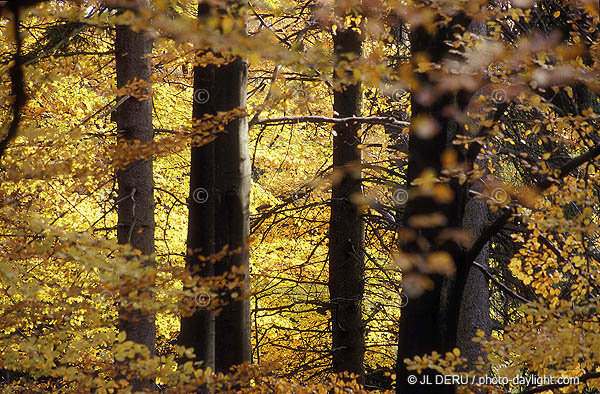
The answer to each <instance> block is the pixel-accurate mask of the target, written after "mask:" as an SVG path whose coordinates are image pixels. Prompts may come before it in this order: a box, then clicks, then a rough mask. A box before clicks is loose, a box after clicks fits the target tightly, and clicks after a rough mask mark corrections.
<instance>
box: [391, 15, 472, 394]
mask: <svg viewBox="0 0 600 394" xmlns="http://www.w3.org/2000/svg"><path fill="white" fill-rule="evenodd" d="M456 24H461V25H462V26H463V27H465V26H466V18H464V17H463V16H462V15H458V16H457V17H455V19H454V21H453V23H451V24H449V25H447V26H445V27H441V28H440V29H439V30H437V31H435V32H434V34H430V33H429V32H428V31H427V30H426V29H425V28H424V27H417V28H415V29H414V30H413V31H412V32H411V36H410V43H411V51H412V54H413V62H415V61H416V60H415V59H417V57H416V55H418V54H424V55H426V57H427V58H428V59H430V61H431V62H434V63H441V61H442V60H443V59H445V58H447V57H449V49H450V47H449V46H448V45H447V44H446V41H448V40H450V39H451V38H452V34H453V32H454V29H453V28H452V26H456ZM417 67H418V65H417V64H415V68H417ZM416 78H417V80H418V86H417V87H414V88H413V90H412V92H411V93H412V97H411V108H412V113H411V125H410V136H409V162H408V177H407V185H412V184H413V181H415V179H417V178H420V177H422V176H423V175H425V174H426V173H427V172H430V174H431V175H432V176H434V177H438V176H440V175H441V170H442V162H441V158H442V154H443V153H444V151H445V150H447V149H455V148H454V147H453V146H452V144H451V143H450V142H451V141H452V139H453V138H454V136H455V134H456V131H457V128H458V125H457V123H456V122H455V121H454V119H452V118H451V117H449V116H448V115H446V114H448V111H447V110H448V109H449V108H450V107H451V106H453V105H455V104H458V106H459V107H460V106H461V105H465V106H466V103H461V102H458V103H457V95H456V94H454V93H439V92H436V93H433V92H435V91H436V86H435V84H436V82H435V80H434V79H432V78H431V74H430V72H425V73H419V74H417V75H416ZM428 93H429V94H432V93H433V97H431V99H430V100H428V99H427V98H426V96H427V95H428ZM457 156H458V157H461V154H460V153H459V152H457ZM449 186H450V187H451V188H452V190H453V193H454V199H453V201H450V202H440V201H436V200H435V199H434V198H433V196H432V195H431V194H427V193H420V190H419V189H420V188H419V187H418V186H412V187H410V189H409V200H408V202H407V204H406V210H405V217H404V219H405V223H404V224H405V227H404V229H403V230H401V236H400V242H401V243H400V245H399V247H400V249H401V250H402V251H403V252H405V253H407V254H409V255H410V256H412V258H414V259H425V260H426V259H427V256H428V254H429V253H432V252H440V251H441V252H446V253H448V254H449V255H450V256H451V257H452V259H453V260H454V262H455V263H456V275H455V277H454V278H446V277H444V276H443V275H441V274H430V275H428V276H429V279H431V280H432V282H433V287H432V288H431V289H429V290H428V289H424V291H423V293H422V294H412V295H411V294H410V293H409V294H408V296H409V299H408V303H407V305H406V306H405V307H404V308H403V309H402V315H401V317H400V325H399V339H398V359H397V366H396V368H397V373H396V375H397V386H396V390H397V393H402V394H432V393H435V394H446V393H448V394H450V393H453V392H454V387H453V386H450V385H433V383H434V382H435V376H436V374H437V373H436V372H435V371H432V370H425V371H423V373H422V374H421V375H419V376H416V377H417V378H418V379H419V381H420V380H421V378H423V377H426V378H428V379H429V382H431V383H432V385H428V384H420V383H416V384H414V382H412V381H411V380H410V379H412V378H414V376H415V375H416V372H414V371H408V370H407V369H406V364H405V363H404V359H406V358H408V359H412V358H414V356H416V355H423V354H426V353H431V352H432V351H434V350H435V351H437V352H441V353H443V352H445V351H449V350H451V349H452V348H453V347H454V345H455V343H456V330H457V322H458V307H456V299H458V300H460V296H461V292H460V291H457V290H459V289H460V286H461V285H464V281H465V280H466V277H465V276H466V272H468V269H467V268H468V267H465V266H464V264H462V261H460V258H461V254H460V248H459V247H458V245H456V244H454V243H453V242H449V241H444V242H441V241H440V239H439V235H440V233H441V231H442V230H444V229H448V228H455V229H458V228H460V227H462V218H463V212H464V204H465V192H466V188H465V187H462V186H460V185H458V182H451V183H450V184H449ZM436 216H437V217H441V218H443V219H444V221H443V222H438V223H437V224H429V225H425V224H423V220H422V219H430V218H434V217H436ZM406 275H408V274H406ZM448 281H450V282H451V283H452V284H451V285H450V287H448ZM448 289H450V292H448V291H447V290H448ZM409 377H410V379H409Z"/></svg>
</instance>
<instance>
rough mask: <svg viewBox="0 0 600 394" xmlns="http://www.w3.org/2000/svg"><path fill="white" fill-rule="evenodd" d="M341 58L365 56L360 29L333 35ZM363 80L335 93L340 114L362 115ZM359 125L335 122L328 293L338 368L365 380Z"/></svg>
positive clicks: (334, 353) (333, 351)
mask: <svg viewBox="0 0 600 394" xmlns="http://www.w3.org/2000/svg"><path fill="white" fill-rule="evenodd" d="M333 45H334V52H335V56H336V60H337V61H338V62H339V61H342V62H345V61H348V60H349V59H350V58H356V57H359V56H361V55H362V37H361V36H360V33H358V32H357V31H356V30H355V29H346V30H339V31H337V32H336V34H335V35H334V37H333ZM361 100H362V88H361V85H360V83H356V84H343V85H342V87H341V89H340V90H335V91H334V104H333V109H334V111H335V112H337V113H338V114H339V115H337V116H339V117H344V118H345V117H352V116H360V115H361ZM360 127H361V126H360V124H358V123H351V122H348V123H344V124H337V125H335V126H334V130H335V132H336V135H335V136H334V138H333V167H334V171H338V172H340V173H341V174H342V177H341V180H340V181H339V182H337V183H335V184H334V185H333V188H332V195H331V217H330V221H329V296H330V299H331V305H332V306H331V308H332V309H331V319H332V334H333V349H332V353H333V372H336V373H339V372H344V371H348V372H351V373H354V374H356V375H358V377H359V380H360V381H363V379H364V358H365V334H364V325H363V320H362V299H363V293H364V287H365V277H364V270H365V266H364V223H363V220H362V217H361V214H362V212H361V209H360V208H359V205H358V198H359V197H360V196H361V195H362V190H361V151H360V149H358V145H359V143H360V135H359V131H360Z"/></svg>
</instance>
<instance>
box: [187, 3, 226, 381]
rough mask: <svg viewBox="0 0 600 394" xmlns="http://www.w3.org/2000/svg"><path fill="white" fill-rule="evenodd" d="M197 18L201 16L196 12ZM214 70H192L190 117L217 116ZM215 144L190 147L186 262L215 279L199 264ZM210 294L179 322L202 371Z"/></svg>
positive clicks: (208, 266) (206, 239)
mask: <svg viewBox="0 0 600 394" xmlns="http://www.w3.org/2000/svg"><path fill="white" fill-rule="evenodd" d="M199 14H200V12H199ZM216 69H217V68H216V66H215V65H209V66H205V67H202V66H196V67H195V68H194V102H193V110H192V117H193V118H194V119H201V118H202V117H203V116H204V115H207V114H216V107H215V99H214V97H213V98H212V99H211V97H210V92H214V89H215V86H216V78H215V73H216ZM215 157H216V156H215V144H214V143H208V144H205V145H202V146H193V144H192V149H191V161H190V194H189V199H188V204H189V219H188V236H187V258H186V265H187V266H188V267H189V268H190V270H191V271H192V272H194V273H195V274H197V275H199V276H200V277H211V276H213V275H214V266H213V263H212V262H210V261H202V260H201V259H200V257H201V256H203V257H208V256H211V255H213V254H214V253H215V244H216V240H215V215H216V201H217V194H216V187H215V166H216V163H215ZM208 296H209V294H208V293H206V294H197V295H196V300H197V302H196V303H197V304H198V305H196V306H197V307H198V309H197V310H196V311H195V312H194V314H193V315H192V316H188V317H183V318H182V319H181V332H180V334H179V343H180V344H181V345H183V346H185V347H191V348H193V349H194V353H195V354H196V358H197V360H199V361H203V363H204V364H203V366H204V367H210V368H212V369H214V367H215V316H214V313H213V311H212V310H211V309H209V308H208V304H209V302H210V298H205V297H208Z"/></svg>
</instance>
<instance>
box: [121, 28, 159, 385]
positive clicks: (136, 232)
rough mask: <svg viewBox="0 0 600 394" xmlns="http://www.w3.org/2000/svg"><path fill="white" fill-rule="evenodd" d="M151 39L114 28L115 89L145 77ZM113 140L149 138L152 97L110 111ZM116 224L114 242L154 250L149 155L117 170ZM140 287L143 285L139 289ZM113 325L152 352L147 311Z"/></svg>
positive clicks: (132, 100)
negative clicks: (116, 133)
mask: <svg viewBox="0 0 600 394" xmlns="http://www.w3.org/2000/svg"><path fill="white" fill-rule="evenodd" d="M151 53H152V40H151V39H150V38H149V37H148V36H147V35H146V34H144V33H143V32H139V33H136V32H133V31H132V30H130V29H129V27H127V26H117V27H116V39H115V57H116V72H117V87H118V88H122V87H124V86H126V85H127V84H128V83H130V82H131V81H133V80H134V79H137V80H146V81H147V80H149V79H150V75H151V68H150V59H149V58H148V57H147V55H149V54H151ZM115 116H116V122H117V128H118V130H120V137H119V142H118V144H120V145H122V146H123V148H124V149H127V146H128V144H129V143H131V142H132V141H141V142H142V143H144V142H146V143H147V142H150V141H152V138H153V134H154V132H153V129H152V99H147V100H138V99H136V98H134V97H131V98H129V99H127V100H126V101H125V102H124V103H123V104H122V105H121V106H120V107H119V108H118V110H117V111H116V115H115ZM117 181H118V189H119V190H118V225H117V239H118V242H119V243H120V244H130V245H131V246H132V247H133V248H135V249H139V250H140V251H141V252H142V255H144V256H150V255H152V254H153V253H154V227H155V223H154V181H153V177H152V158H148V159H145V160H138V161H135V162H132V163H130V164H129V165H127V167H126V168H125V169H122V170H119V171H118V173H117ZM141 290H143V289H141ZM119 329H120V330H122V331H124V332H125V333H126V334H127V340H131V341H134V342H136V343H139V344H143V345H145V346H146V347H147V348H148V349H149V350H150V354H151V355H154V354H155V350H154V347H155V339H156V326H155V317H154V315H153V314H145V313H143V312H142V311H139V310H133V311H132V310H123V309H121V310H120V311H119ZM131 384H132V386H133V389H134V391H135V390H140V389H141V388H150V387H152V386H154V384H153V382H151V381H145V382H140V381H133V382H131Z"/></svg>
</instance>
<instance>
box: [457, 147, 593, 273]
mask: <svg viewBox="0 0 600 394" xmlns="http://www.w3.org/2000/svg"><path fill="white" fill-rule="evenodd" d="M599 155H600V145H597V146H595V147H594V148H592V149H590V150H589V151H587V152H586V153H583V154H581V155H579V156H577V157H576V158H574V159H572V160H570V161H569V162H568V163H567V164H565V165H564V166H562V167H561V169H560V171H559V172H558V174H559V175H558V177H557V178H556V179H555V178H551V177H549V176H548V177H546V178H545V179H544V180H542V181H540V182H539V183H538V184H537V185H536V188H537V190H538V193H539V194H541V193H543V192H544V191H545V190H546V189H548V188H549V187H550V186H552V185H553V184H554V183H555V182H557V181H558V179H562V178H564V177H566V176H567V175H569V174H570V173H571V172H572V171H573V170H575V169H576V168H577V167H579V166H580V165H582V164H585V163H587V162H588V161H590V160H593V159H595V158H596V157H597V156H599ZM513 211H514V208H512V207H511V208H507V209H506V210H505V212H504V213H503V214H502V215H500V216H499V217H498V218H497V219H496V220H495V221H494V223H492V224H491V225H490V226H488V227H487V228H486V229H485V230H484V231H483V233H481V235H480V236H479V238H477V240H476V241H475V243H474V244H473V246H472V247H471V249H469V250H468V251H467V252H466V254H465V257H466V259H467V261H469V262H472V261H474V260H475V258H476V257H477V256H478V255H479V253H480V252H481V250H482V249H483V247H484V246H485V244H486V243H488V241H489V240H490V239H491V238H492V237H493V236H494V235H495V234H496V233H497V232H498V231H500V229H501V228H502V227H503V226H504V225H505V224H506V222H508V220H509V219H510V218H511V217H512V215H513Z"/></svg>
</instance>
